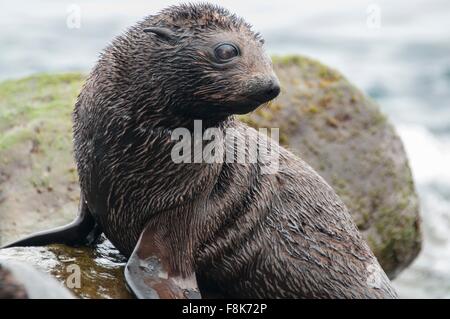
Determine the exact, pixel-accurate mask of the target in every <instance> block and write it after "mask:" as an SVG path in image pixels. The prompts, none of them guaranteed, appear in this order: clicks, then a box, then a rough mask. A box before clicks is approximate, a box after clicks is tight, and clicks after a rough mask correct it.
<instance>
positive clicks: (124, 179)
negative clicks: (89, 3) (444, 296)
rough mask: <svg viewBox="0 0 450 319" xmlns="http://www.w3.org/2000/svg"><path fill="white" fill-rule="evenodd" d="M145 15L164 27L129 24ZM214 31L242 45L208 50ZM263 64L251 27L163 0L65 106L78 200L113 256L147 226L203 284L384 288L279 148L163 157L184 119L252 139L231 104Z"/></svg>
mask: <svg viewBox="0 0 450 319" xmlns="http://www.w3.org/2000/svg"><path fill="white" fill-rule="evenodd" d="M152 26H153V27H154V26H157V27H164V28H167V29H169V30H171V32H173V35H174V37H173V38H171V39H162V38H160V37H158V36H157V35H155V34H151V33H145V32H143V29H144V28H147V27H152ZM223 39H226V40H231V41H234V42H235V43H238V44H239V45H240V46H241V48H242V51H243V52H242V55H241V57H240V58H239V59H238V60H237V62H236V63H234V64H233V66H231V67H223V66H217V65H213V64H211V61H210V58H209V56H208V52H209V51H208V50H209V48H210V46H211V44H213V43H215V42H218V41H221V40H223ZM268 76H273V71H272V67H271V62H270V59H269V57H268V56H267V55H266V54H265V53H264V50H263V48H262V41H261V39H260V37H259V35H255V34H254V33H253V32H252V31H251V29H250V26H249V25H248V24H246V23H245V22H244V21H243V20H241V19H239V18H237V17H235V16H233V15H231V14H229V13H228V11H226V10H224V9H221V8H219V7H215V6H211V5H207V4H202V5H184V6H177V7H170V8H168V9H166V10H164V11H163V12H161V13H160V14H158V15H155V16H150V17H148V18H146V19H144V20H143V21H142V22H140V23H138V24H137V25H136V26H134V27H132V28H131V29H129V30H128V31H127V32H126V33H125V34H124V35H122V36H120V37H118V38H117V39H115V40H114V42H113V43H112V44H111V45H110V46H109V47H108V48H107V49H106V50H105V51H104V53H103V55H102V57H101V59H100V61H99V63H98V65H97V66H96V67H95V68H94V70H93V71H92V73H91V75H90V77H89V79H88V80H87V82H86V84H85V86H84V88H83V90H82V92H81V94H80V96H79V99H78V102H77V104H76V108H75V112H74V143H75V156H76V161H77V165H78V172H79V175H80V183H81V188H82V195H83V197H84V198H85V199H86V203H87V207H88V208H89V211H90V212H91V213H92V215H93V216H94V217H95V219H96V221H97V222H98V223H99V224H100V226H101V228H102V229H103V231H104V233H105V234H106V236H107V237H108V238H109V239H110V240H111V241H112V243H113V244H114V245H115V246H116V247H117V248H118V249H119V250H120V251H121V252H122V253H124V254H125V255H127V256H129V255H130V254H131V252H132V251H133V249H134V246H135V245H136V242H137V240H138V238H139V235H140V234H141V232H142V230H143V228H144V227H145V225H146V224H147V223H151V224H153V225H154V227H155V228H157V229H161V231H160V232H159V233H158V235H157V236H156V237H155V238H154V244H155V245H156V246H158V245H165V246H168V247H169V248H168V249H169V251H170V258H169V259H170V263H171V269H172V271H173V272H174V273H179V274H181V275H182V276H188V275H190V274H189V271H190V269H195V272H196V274H197V280H198V282H199V285H200V289H201V290H202V294H203V295H204V296H208V295H210V296H213V295H215V296H217V295H218V296H224V297H250V298H254V297H256V298H260V297H273V298H289V297H293V298H299V297H303V298H385V297H395V296H396V294H395V292H394V290H393V289H392V287H391V286H390V283H389V280H388V279H387V277H386V275H385V274H384V272H383V270H382V269H381V268H380V266H379V264H378V262H377V260H376V259H375V257H374V256H373V254H372V252H371V251H370V249H369V248H368V246H367V244H366V243H365V242H364V241H363V239H362V238H361V236H360V234H359V232H358V230H357V229H356V227H355V225H354V223H353V221H352V220H351V218H350V215H349V213H348V211H347V209H346V207H345V206H344V204H343V203H342V201H341V200H340V199H339V198H338V197H337V195H336V194H335V192H334V191H333V190H332V189H331V188H330V186H328V184H327V183H326V182H325V181H324V180H323V179H322V178H321V177H320V176H318V174H317V173H316V172H314V171H313V170H312V169H311V168H310V167H309V166H308V165H307V164H306V163H304V162H303V161H302V160H301V159H299V158H297V157H295V156H294V155H293V154H291V153H290V152H289V151H287V150H285V149H282V148H281V150H280V152H281V154H280V170H279V172H278V173H277V174H262V173H261V165H255V164H226V163H224V164H219V163H218V164H206V163H201V164H175V163H173V161H172V159H171V157H170V154H171V149H172V147H173V146H174V144H175V142H174V141H171V139H170V132H171V130H172V129H175V128H177V127H186V128H188V129H192V123H193V119H202V120H203V126H204V128H205V129H206V128H208V127H219V128H221V129H225V128H230V127H233V128H235V129H236V130H238V131H239V132H240V136H241V138H242V139H244V137H247V138H248V139H249V140H250V141H247V146H248V145H251V143H258V136H259V135H258V134H259V133H258V132H256V131H254V130H250V131H247V129H248V128H247V127H246V126H245V125H244V124H242V123H241V122H239V121H237V120H235V119H234V118H233V117H232V116H231V115H232V114H233V113H245V112H248V111H251V109H253V108H255V107H256V106H257V105H258V104H260V103H256V104H255V101H254V100H250V99H248V96H247V95H248V94H247V92H248V91H251V90H252V88H253V87H254V86H257V85H259V84H260V83H262V82H263V81H264V79H265V78H266V77H268ZM371 276H372V277H373V276H375V277H376V281H377V282H378V287H373V286H372V285H370V284H369V281H370V278H371Z"/></svg>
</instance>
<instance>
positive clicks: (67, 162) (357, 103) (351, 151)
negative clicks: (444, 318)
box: [0, 56, 421, 298]
mask: <svg viewBox="0 0 450 319" xmlns="http://www.w3.org/2000/svg"><path fill="white" fill-rule="evenodd" d="M274 64H275V69H276V72H277V74H278V75H279V77H280V80H281V83H282V93H281V95H280V97H279V98H277V99H276V100H275V101H273V102H272V103H270V104H269V105H268V106H264V107H262V108H260V109H258V110H257V111H255V112H254V113H252V114H250V115H247V116H243V117H241V119H242V120H243V121H245V122H247V123H248V124H250V125H252V126H254V127H266V128H271V127H278V128H280V142H281V144H283V145H285V146H287V147H288V148H289V149H291V150H292V151H293V152H294V153H296V154H298V155H299V156H300V157H302V158H303V159H304V160H306V161H307V162H308V163H309V164H310V165H311V166H313V167H314V168H315V169H316V170H317V171H318V172H319V173H320V174H321V175H322V176H323V177H324V178H325V179H326V180H327V181H328V182H329V183H330V184H331V185H332V186H333V188H334V189H335V190H336V192H337V193H338V194H339V195H340V196H341V197H342V199H343V200H344V202H345V203H346V205H347V206H348V207H349V209H350V211H351V212H352V216H353V218H354V220H355V221H356V223H357V225H358V227H359V229H360V230H361V231H362V233H363V234H364V236H365V238H366V239H367V241H368V243H369V245H370V246H371V248H372V249H373V250H374V252H375V254H376V256H377V257H378V259H379V260H380V263H381V265H382V266H383V268H384V269H385V270H386V272H387V273H388V274H389V275H390V276H391V277H394V276H395V275H396V274H397V273H398V272H400V271H401V270H402V269H403V268H404V267H406V266H407V265H408V264H409V263H410V262H411V261H412V260H413V259H414V257H415V256H416V255H417V253H418V252H419V250H420V243H421V236H420V230H419V224H420V223H419V217H418V216H419V215H418V211H419V208H418V200H417V195H416V193H415V190H414V185H413V181H412V178H411V172H410V170H409V167H408V162H407V159H406V156H405V152H404V150H403V146H402V143H401V141H400V139H399V138H398V137H397V135H396V134H395V132H394V130H393V128H392V126H391V125H390V124H389V122H388V121H387V120H386V118H385V117H384V116H383V115H382V114H381V113H380V110H379V108H378V106H377V105H376V104H374V102H372V101H371V100H370V99H368V98H366V97H365V96H364V95H363V94H362V93H361V92H360V91H358V90H357V89H356V88H354V87H353V86H352V85H351V84H349V83H348V82H347V81H346V80H345V78H343V77H342V76H341V75H340V74H339V73H337V72H336V71H334V70H332V69H330V68H328V67H325V66H323V65H321V64H320V63H317V62H315V61H313V60H310V59H307V58H303V57H298V56H296V57H283V58H276V59H275V61H274ZM83 80H84V76H83V75H80V74H76V73H71V74H60V75H36V76H32V77H29V78H26V79H22V80H14V81H7V82H3V83H0V95H1V96H2V99H0V244H5V243H6V242H9V241H11V240H15V239H18V238H20V237H22V236H24V235H28V234H30V233H32V232H35V231H38V230H43V229H48V228H51V227H54V226H58V225H62V224H65V223H67V222H69V221H71V220H72V219H73V218H74V217H75V214H76V212H77V206H78V200H79V188H78V183H77V174H76V170H75V164H74V162H73V157H72V141H71V120H70V114H71V111H72V108H73V105H74V103H75V99H76V95H77V94H78V92H79V90H80V88H81V85H82V82H83ZM1 258H6V259H9V260H18V261H24V262H26V263H28V264H30V265H33V266H35V267H37V268H38V269H41V270H43V271H45V272H48V273H50V274H52V275H53V276H55V277H56V278H57V279H58V280H59V281H60V282H62V283H64V284H65V285H66V286H67V287H68V288H69V289H70V290H71V291H72V292H73V293H74V295H75V296H77V297H81V298H131V297H132V296H131V294H130V293H129V291H128V290H127V288H126V286H125V283H124V277H123V267H124V265H125V259H124V257H123V256H121V255H120V253H119V252H118V251H117V250H115V249H114V247H113V246H112V245H111V244H110V243H109V242H108V241H103V242H101V243H100V244H98V245H97V246H96V247H94V248H88V247H80V248H71V247H66V246H64V245H50V246H48V247H29V248H10V249H5V250H0V259H1ZM73 265H77V266H78V267H79V270H80V272H81V276H80V285H79V287H78V286H77V282H76V278H74V276H73V275H74V268H73V267H74V266H73Z"/></svg>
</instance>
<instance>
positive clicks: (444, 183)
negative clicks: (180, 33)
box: [0, 0, 450, 298]
mask: <svg viewBox="0 0 450 319" xmlns="http://www.w3.org/2000/svg"><path fill="white" fill-rule="evenodd" d="M91 2H92V1H88V0H83V1H61V0H59V1H50V0H43V1H39V2H37V1H33V2H31V1H24V0H16V1H14V2H6V1H3V2H2V3H1V4H0V12H2V22H3V23H2V25H3V26H2V28H1V29H0V45H1V47H0V79H6V78H11V77H14V78H16V77H21V76H24V75H27V74H31V73H34V72H42V71H45V72H54V71H68V70H82V71H87V70H89V68H90V67H91V66H92V65H93V64H94V63H95V60H96V58H97V57H98V53H99V51H100V50H101V48H103V47H104V46H105V45H106V44H107V43H108V42H109V41H110V40H111V39H112V37H113V36H114V35H116V34H117V33H119V32H121V31H122V30H123V29H124V28H126V27H127V26H128V25H130V24H132V23H133V22H134V21H136V20H138V19H140V18H141V17H142V16H143V15H145V14H147V13H148V14H150V13H153V12H156V11H158V10H159V9H161V8H163V7H164V6H165V5H166V4H173V3H177V1H160V0H157V1H151V2H150V1H143V0H140V1H133V2H132V4H128V3H125V2H119V1H112V2H108V4H106V3H105V2H100V1H97V2H96V3H91ZM73 3H75V4H76V5H78V7H73V6H72V7H71V6H70V5H72V4H73ZM220 3H221V4H223V5H224V6H226V7H228V8H230V9H231V10H232V11H235V12H237V13H239V14H240V15H242V16H244V17H246V19H247V20H248V21H249V22H251V23H252V24H253V25H254V26H255V29H257V30H258V31H261V33H262V34H263V35H264V37H265V38H266V47H267V48H268V50H269V51H270V52H271V53H275V54H287V53H299V54H306V55H309V56H312V57H314V58H317V59H319V60H321V61H322V62H325V63H326V64H329V65H331V66H333V67H335V68H337V69H338V70H340V71H341V72H342V73H343V74H345V75H346V76H347V77H348V78H349V79H350V80H351V81H352V82H353V83H354V84H355V85H356V86H358V87H360V88H362V89H363V90H364V91H365V92H366V93H367V94H369V95H371V96H372V97H373V98H374V99H375V100H376V101H378V102H379V104H380V105H381V107H382V109H383V111H384V112H385V113H387V114H388V115H389V117H390V119H391V120H392V121H393V122H394V124H395V126H396V128H397V131H398V133H399V134H400V136H401V137H402V139H403V141H404V143H405V147H406V151H407V153H408V155H409V158H410V161H411V166H412V170H413V174H414V177H415V181H416V185H417V189H418V191H419V195H420V198H421V202H422V212H423V214H422V215H423V226H424V227H423V228H424V236H425V241H424V247H423V251H422V253H421V255H420V256H419V258H418V259H417V260H416V261H415V262H414V264H413V265H412V267H410V268H409V269H408V270H406V271H405V272H404V273H403V274H402V275H401V276H400V277H399V278H398V279H396V280H395V285H396V287H397V288H398V289H399V291H400V294H401V295H402V296H405V297H441V298H442V297H447V298H449V297H450V238H449V237H450V236H449V234H450V170H449V169H448V167H447V166H448V163H449V162H450V54H449V53H450V3H449V2H448V1H444V0H429V1H425V0H414V1H396V2H395V3H392V1H387V0H383V1H375V2H372V1H371V2H369V1H356V0H344V1H340V2H339V6H337V5H336V2H335V1H331V0H330V1H325V0H316V1H314V2H313V3H311V2H306V1H277V2H272V3H264V4H262V3H261V1H255V0H250V1H245V2H243V1H221V2H220ZM78 9H79V10H80V18H81V19H80V22H81V25H80V28H69V27H68V26H67V19H68V18H71V17H73V15H74V14H76V13H77V11H78ZM377 12H380V20H379V22H380V23H379V25H378V23H377V21H378V20H377V19H376V16H377V14H376V13H377ZM71 21H72V22H73V20H71V19H69V22H71ZM69 25H73V23H72V24H70V23H69Z"/></svg>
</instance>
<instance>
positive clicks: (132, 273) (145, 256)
mask: <svg viewBox="0 0 450 319" xmlns="http://www.w3.org/2000/svg"><path fill="white" fill-rule="evenodd" d="M155 228H156V227H152V226H150V225H147V227H146V228H145V229H144V231H143V232H142V234H141V237H140V238H139V241H138V243H137V245H136V248H135V249H134V251H133V253H132V254H131V257H130V259H129V260H128V263H127V265H126V267H125V280H126V282H127V284H128V286H129V287H130V289H131V290H132V292H133V293H134V294H135V296H136V298H139V299H200V298H201V295H200V292H199V289H198V285H197V280H196V277H195V272H194V270H192V271H189V270H188V271H187V273H190V274H189V275H187V276H182V275H181V274H180V273H179V272H177V271H174V269H173V268H174V267H171V262H170V259H169V258H170V257H171V253H170V252H169V248H168V245H167V243H166V242H163V241H162V240H160V238H158V236H157V233H156V232H157V231H156V230H155Z"/></svg>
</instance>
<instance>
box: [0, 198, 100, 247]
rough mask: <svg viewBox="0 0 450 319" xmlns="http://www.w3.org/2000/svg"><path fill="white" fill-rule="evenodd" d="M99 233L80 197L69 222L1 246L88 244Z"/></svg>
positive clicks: (94, 239)
mask: <svg viewBox="0 0 450 319" xmlns="http://www.w3.org/2000/svg"><path fill="white" fill-rule="evenodd" d="M100 234H101V230H100V228H99V227H98V225H97V223H96V222H95V219H94V217H93V216H92V214H91V212H90V211H89V209H88V207H87V204H86V202H85V201H84V200H83V197H81V198H80V207H79V214H78V217H77V218H76V219H75V220H74V221H73V222H71V223H70V224H68V225H65V226H62V227H58V228H54V229H50V230H46V231H42V232H38V233H35V234H32V235H30V236H28V237H25V238H23V239H20V240H18V241H15V242H13V243H10V244H7V245H5V246H3V247H1V248H10V247H26V246H45V245H50V244H66V245H69V246H76V245H90V244H92V243H94V242H95V241H96V240H97V239H98V237H99V236H100Z"/></svg>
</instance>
